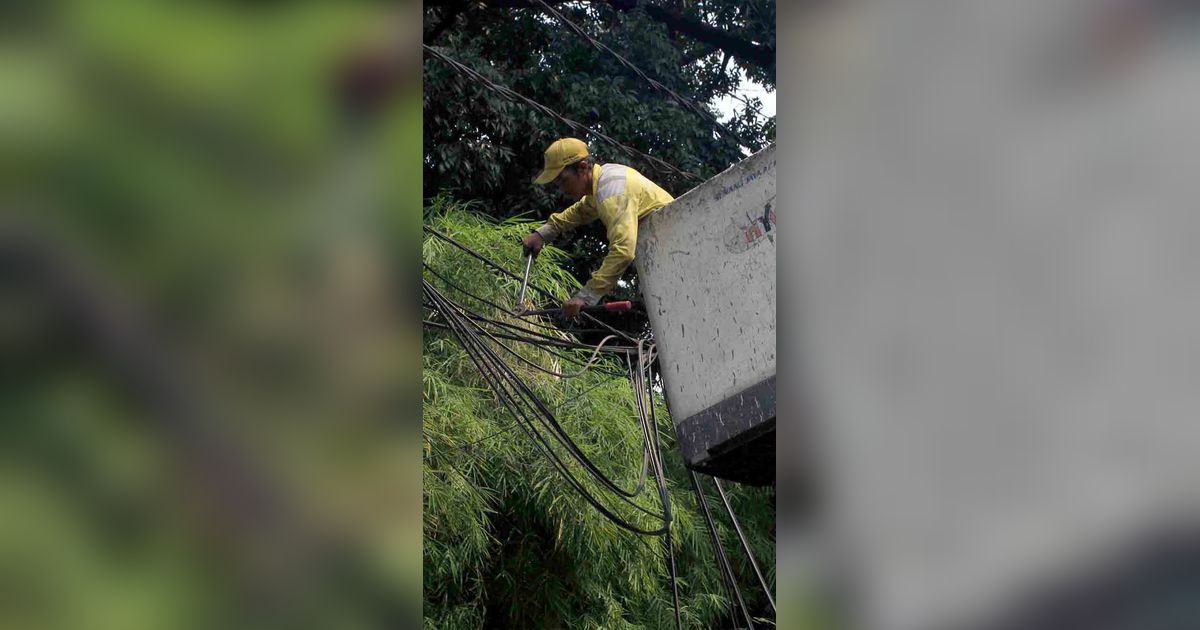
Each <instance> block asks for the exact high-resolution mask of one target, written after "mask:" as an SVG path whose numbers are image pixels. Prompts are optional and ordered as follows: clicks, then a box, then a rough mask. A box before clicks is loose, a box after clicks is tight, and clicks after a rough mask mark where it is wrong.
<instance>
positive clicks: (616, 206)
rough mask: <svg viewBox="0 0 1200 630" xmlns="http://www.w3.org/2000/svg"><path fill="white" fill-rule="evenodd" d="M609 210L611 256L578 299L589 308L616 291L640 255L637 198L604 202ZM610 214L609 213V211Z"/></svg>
mask: <svg viewBox="0 0 1200 630" xmlns="http://www.w3.org/2000/svg"><path fill="white" fill-rule="evenodd" d="M610 204H611V208H609V207H608V206H609V205H610ZM604 205H605V206H606V208H605V210H606V211H607V210H610V209H611V210H612V216H613V220H612V221H611V222H610V223H609V226H608V255H607V256H605V257H604V260H603V261H602V262H601V263H600V268H599V269H597V270H596V272H595V273H593V274H592V278H591V280H588V283H587V284H586V285H584V287H583V288H582V289H580V290H579V292H578V293H576V294H575V297H577V298H580V299H582V300H583V301H584V303H585V304H586V305H587V306H595V305H596V304H599V303H600V298H602V297H604V296H605V295H608V294H609V293H611V292H612V290H613V288H614V287H616V286H617V280H619V279H620V278H621V274H622V273H625V268H626V267H628V266H629V263H632V262H633V257H634V255H635V254H636V253H637V228H638V209H637V202H636V201H634V198H633V195H629V194H625V193H622V194H620V195H614V196H612V197H609V198H608V199H605V200H604ZM606 214H607V212H606Z"/></svg>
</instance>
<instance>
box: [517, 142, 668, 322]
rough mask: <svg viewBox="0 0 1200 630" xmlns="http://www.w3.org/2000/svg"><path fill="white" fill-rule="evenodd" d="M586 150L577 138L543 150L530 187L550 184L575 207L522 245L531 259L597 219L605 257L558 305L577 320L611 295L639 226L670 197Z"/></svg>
mask: <svg viewBox="0 0 1200 630" xmlns="http://www.w3.org/2000/svg"><path fill="white" fill-rule="evenodd" d="M590 156H591V154H590V153H589V152H588V147H587V144H586V143H584V142H583V141H582V140H579V139H577V138H560V139H558V140H555V141H554V143H553V144H551V145H550V148H548V149H546V156H545V164H544V166H543V168H542V172H541V173H539V174H538V176H537V177H536V178H534V180H533V183H535V184H549V183H551V182H554V183H555V184H557V185H558V189H559V190H560V191H562V192H563V194H565V195H567V196H568V197H570V198H571V199H572V200H574V201H575V203H574V204H572V205H571V206H570V207H568V208H567V209H566V210H563V211H562V212H558V213H555V214H552V215H550V219H549V220H547V221H546V223H545V224H544V225H542V226H541V227H539V228H538V229H536V230H534V231H533V232H530V233H529V235H528V236H526V237H525V239H524V240H523V241H522V245H523V246H524V247H525V251H526V252H527V253H529V254H531V255H534V256H536V255H537V254H538V252H540V251H541V249H542V246H543V245H544V244H546V243H553V242H554V241H555V240H556V239H557V238H558V237H559V236H561V235H562V234H563V233H564V232H567V231H569V230H572V229H574V228H576V227H579V226H581V225H586V224H588V223H591V222H592V221H595V220H596V219H600V221H601V222H602V223H604V227H605V228H606V229H607V231H608V255H606V256H605V257H604V260H603V261H602V262H601V263H600V268H599V269H597V270H596V271H595V273H593V274H592V277H591V279H590V280H588V282H587V284H586V285H584V286H583V288H581V289H580V290H579V291H578V292H577V293H575V295H574V297H572V298H571V299H569V300H567V301H566V302H564V303H563V305H562V311H563V315H564V316H566V317H576V316H578V315H579V311H580V309H582V308H583V307H584V306H595V305H596V304H598V303H599V302H600V298H602V297H604V296H605V295H607V294H609V293H610V292H612V290H613V288H614V287H615V286H616V284H617V280H618V279H619V278H620V277H621V274H622V273H624V271H625V268H626V267H628V266H629V264H630V263H632V262H633V257H634V254H635V252H636V251H637V231H638V221H639V220H641V219H643V218H645V217H646V216H648V215H649V214H650V213H651V212H654V211H655V210H657V209H659V208H661V207H663V206H664V205H666V204H668V203H670V202H671V201H673V200H674V197H672V196H671V195H670V193H668V192H667V191H665V190H663V189H662V188H661V187H659V186H658V184H655V183H654V182H652V181H650V180H649V179H646V177H645V176H643V175H642V174H641V173H639V172H637V171H635V170H634V169H632V168H630V167H628V166H624V165H622V164H597V163H595V160H593V159H592V158H591V157H590Z"/></svg>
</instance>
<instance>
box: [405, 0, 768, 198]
mask: <svg viewBox="0 0 1200 630" xmlns="http://www.w3.org/2000/svg"><path fill="white" fill-rule="evenodd" d="M547 4H550V5H552V6H554V7H555V8H556V9H557V10H558V11H559V12H561V13H562V14H563V15H565V16H566V17H567V18H568V19H570V20H571V21H572V22H574V23H575V24H577V25H579V26H580V27H582V28H583V29H584V30H585V31H586V32H587V33H589V34H590V35H591V36H592V37H593V38H595V39H596V40H598V41H600V42H602V43H604V44H605V45H607V46H608V47H610V48H612V49H613V50H615V51H617V52H619V53H620V54H621V55H622V56H624V57H625V58H626V59H628V60H629V61H630V62H632V63H633V64H634V65H636V66H637V67H638V68H639V69H641V70H642V71H643V72H644V73H646V74H647V75H648V76H650V77H651V78H653V79H654V80H655V81H658V82H659V83H661V84H663V85H665V86H666V87H667V88H669V89H670V90H672V91H674V92H675V93H677V94H679V95H680V96H683V97H685V98H687V99H690V100H692V101H694V102H695V103H696V104H697V105H699V106H700V107H702V108H705V109H707V110H709V111H711V112H712V113H713V114H714V115H717V112H716V110H715V109H714V108H713V107H711V105H710V104H711V103H713V102H715V100H716V99H718V98H720V97H722V96H725V95H729V94H731V93H733V92H734V91H735V90H736V89H737V87H738V85H739V83H740V75H741V74H743V73H744V74H745V76H747V77H749V78H750V79H751V80H753V81H757V82H760V83H762V84H763V85H765V86H767V87H768V88H769V89H773V88H774V85H775V71H774V47H775V4H774V2H771V1H767V0H755V1H752V2H730V1H724V0H722V1H715V0H701V1H699V2H686V3H684V2H674V3H671V2H662V3H655V4H652V3H649V2H640V3H637V2H618V1H615V0H610V1H607V2H600V1H595V2H548V3H547ZM635 5H636V6H635ZM424 37H425V41H426V43H427V44H429V45H431V46H434V47H436V48H437V49H438V50H439V51H441V52H444V53H445V54H446V55H447V56H450V57H452V58H453V59H455V60H457V61H459V62H461V63H463V64H466V65H468V66H470V67H471V68H473V69H475V70H477V71H479V72H480V73H482V74H484V75H485V76H487V77H488V78H489V79H490V80H491V81H493V82H495V83H497V84H500V85H503V86H506V87H508V88H510V89H512V90H514V91H516V92H518V93H520V94H522V95H524V96H527V97H529V98H531V99H533V100H534V101H536V102H538V103H541V104H542V105H545V106H546V107H548V108H550V109H552V110H554V111H555V112H557V113H559V114H561V115H562V116H565V117H566V118H569V119H571V120H574V121H576V122H578V123H581V124H583V125H586V126H588V127H589V128H591V129H595V130H598V131H601V132H602V133H604V134H606V135H608V136H610V137H612V138H613V139H615V140H617V141H618V142H620V143H622V144H624V145H626V146H629V147H631V148H633V149H636V150H637V151H639V152H642V153H645V154H647V155H650V156H653V157H656V158H658V159H661V160H663V161H665V162H667V163H669V164H671V165H674V166H675V167H677V168H679V169H681V170H684V171H687V172H690V173H693V174H695V175H697V176H699V177H701V178H708V177H711V176H712V175H714V174H716V173H718V172H720V171H722V170H724V169H725V168H727V167H728V166H729V165H730V164H732V163H734V162H737V161H739V160H740V159H742V158H743V157H744V156H745V153H744V152H743V150H742V149H741V148H740V147H739V146H738V142H737V141H736V140H733V139H732V138H730V137H729V136H727V135H723V134H719V132H718V131H717V129H716V128H715V126H714V124H713V121H712V120H711V119H707V118H706V117H702V116H701V115H699V114H697V113H696V112H694V111H690V110H689V109H686V108H684V107H683V106H681V105H679V104H678V103H677V102H675V101H674V100H673V99H672V98H671V97H669V96H668V95H667V94H665V93H663V92H661V91H658V90H656V89H654V88H653V87H652V86H651V85H650V84H649V83H648V82H647V81H646V80H644V79H643V78H641V77H639V76H637V75H636V74H635V73H634V72H633V71H631V70H629V69H628V68H626V67H624V66H622V65H621V63H620V62H619V61H618V60H617V59H616V58H614V57H613V56H612V55H610V54H608V53H605V52H602V51H601V50H599V49H597V48H595V47H593V46H592V45H591V44H590V43H589V42H588V41H586V39H585V38H583V37H581V36H579V35H578V34H576V33H574V32H572V31H571V30H570V29H569V28H568V27H567V26H566V25H564V24H563V23H562V22H561V21H560V20H559V19H558V18H557V17H555V16H554V15H552V14H550V13H549V12H547V11H546V9H545V8H544V7H542V6H541V5H540V4H539V3H537V2H535V1H531V0H522V1H517V0H508V1H491V2H487V3H478V2H457V1H455V0H443V1H438V2H426V3H425V33H424ZM424 98H425V119H424V144H425V156H424V159H425V167H426V168H425V182H424V184H425V194H426V196H430V197H431V196H433V195H435V194H438V193H440V192H447V191H448V192H450V194H452V195H453V196H454V197H456V198H458V199H462V200H472V201H476V202H480V203H481V204H482V206H481V208H482V209H483V210H485V211H486V212H488V213H489V214H492V215H494V216H497V217H506V216H512V215H516V214H521V213H531V214H532V215H533V216H538V217H544V216H545V215H546V214H548V213H549V212H552V211H556V210H558V209H560V208H561V207H562V206H563V205H564V200H563V199H562V198H560V197H559V196H558V195H557V194H556V193H555V192H554V191H553V190H552V189H543V188H538V187H534V186H532V185H531V184H530V179H531V178H532V177H533V175H534V174H536V171H537V169H538V166H539V164H540V162H541V157H542V152H543V151H544V150H545V148H546V146H547V145H548V144H549V143H550V142H552V141H553V140H554V139H555V138H558V137H561V136H564V135H575V136H579V135H582V134H580V133H578V132H576V131H572V130H571V129H570V128H569V127H568V126H567V125H565V124H563V123H562V122H561V121H558V120H555V119H554V118H552V117H550V116H548V115H546V114H543V113H541V112H537V111H536V110H534V109H532V108H530V107H528V106H527V105H525V104H523V103H516V102H512V101H509V100H506V99H505V98H504V97H502V96H501V95H500V94H498V93H497V92H495V91H492V90H489V89H488V88H486V87H484V86H482V85H480V84H479V83H478V82H475V81H472V80H470V79H468V78H467V77H465V76H463V75H462V74H460V73H458V72H456V71H455V70H454V69H453V68H451V67H449V66H448V65H447V64H445V63H443V62H442V61H440V60H438V59H435V58H432V57H431V56H428V55H427V56H426V59H425V74H424ZM760 106H761V103H759V102H758V101H757V99H753V98H752V99H749V102H748V103H745V104H743V106H742V108H741V110H740V111H739V112H737V114H736V115H735V117H734V119H733V120H731V121H728V123H727V127H728V128H729V129H730V130H732V131H733V133H734V134H735V135H736V136H737V137H738V138H740V140H741V142H742V143H744V145H745V146H746V147H747V148H748V149H749V150H758V149H760V148H762V147H763V146H765V145H766V144H767V143H769V142H771V141H772V140H773V139H774V133H775V123H774V118H773V117H771V118H767V117H764V116H762V115H761V114H759V113H758V112H757V111H756V109H757V108H759V107H760ZM584 140H586V141H588V143H589V145H590V146H591V147H592V151H593V152H594V153H595V154H596V155H597V157H598V158H599V159H600V160H601V161H611V162H620V163H625V164H629V165H630V166H633V167H634V168H637V169H639V170H640V171H642V172H643V173H645V174H646V175H647V176H649V177H650V178H651V179H653V180H655V181H656V182H658V183H659V184H661V185H663V186H664V187H665V188H667V189H668V190H669V191H670V192H672V193H673V194H675V195H677V196H678V195H680V194H682V193H683V192H686V190H688V189H690V188H691V187H693V186H694V185H695V183H696V182H694V181H687V180H685V179H684V178H682V177H680V176H677V175H670V174H668V173H664V172H662V171H660V170H656V169H655V168H653V167H652V166H651V165H650V164H647V163H645V162H644V161H638V160H633V159H630V158H629V157H628V156H626V155H624V154H623V153H621V152H620V151H618V150H617V149H615V148H614V147H612V146H608V145H607V144H606V143H605V142H603V141H601V140H599V139H598V138H596V137H584Z"/></svg>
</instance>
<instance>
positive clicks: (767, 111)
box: [714, 73, 775, 122]
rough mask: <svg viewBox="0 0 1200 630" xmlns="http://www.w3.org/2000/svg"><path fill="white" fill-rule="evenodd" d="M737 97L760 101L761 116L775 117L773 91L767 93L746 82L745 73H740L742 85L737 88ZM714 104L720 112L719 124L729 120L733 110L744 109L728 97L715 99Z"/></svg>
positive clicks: (761, 86) (756, 85) (765, 90)
mask: <svg viewBox="0 0 1200 630" xmlns="http://www.w3.org/2000/svg"><path fill="white" fill-rule="evenodd" d="M738 95H739V96H741V97H742V98H745V99H750V98H758V99H760V100H761V101H762V105H763V107H762V110H763V114H764V115H766V116H774V115H775V91H774V90H772V91H770V92H768V91H767V89H766V87H764V86H763V85H760V84H758V83H754V82H752V81H749V80H747V79H746V75H745V73H742V84H741V85H740V86H738ZM714 104H715V105H716V108H717V111H718V112H720V114H719V115H718V118H719V119H720V120H721V122H725V121H727V120H729V118H730V116H732V115H733V112H734V110H735V109H741V108H742V107H744V105H742V104H741V103H740V102H738V101H737V100H735V99H734V98H733V97H729V96H726V97H722V98H719V99H717V100H716V102H715V103H714Z"/></svg>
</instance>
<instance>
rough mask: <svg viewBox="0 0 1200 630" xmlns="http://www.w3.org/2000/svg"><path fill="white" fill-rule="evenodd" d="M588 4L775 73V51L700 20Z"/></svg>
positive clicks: (443, 3)
mask: <svg viewBox="0 0 1200 630" xmlns="http://www.w3.org/2000/svg"><path fill="white" fill-rule="evenodd" d="M586 1H589V2H604V3H605V4H608V5H609V6H611V7H612V8H614V9H616V10H618V11H628V10H630V9H632V8H635V7H636V6H640V7H642V9H643V10H645V12H646V15H647V16H649V17H650V18H651V19H653V20H655V21H657V22H661V23H662V24H664V25H666V26H667V28H670V29H673V30H676V31H679V32H680V33H683V34H684V35H687V36H688V37H690V38H692V39H694V40H696V41H699V42H703V43H705V44H708V45H710V46H715V47H717V48H720V49H722V50H725V51H728V52H729V53H730V54H731V55H733V56H734V57H737V58H738V59H739V60H740V61H742V62H743V63H747V64H751V65H755V66H758V67H759V68H762V69H763V70H767V71H774V69H775V47H774V46H767V45H764V44H755V43H754V42H751V41H748V40H745V39H742V38H740V37H737V36H736V35H731V34H730V33H729V32H728V31H725V30H722V29H719V28H716V27H714V26H710V25H708V24H705V23H704V22H701V21H699V20H694V19H692V18H687V17H681V16H677V15H674V14H672V13H671V12H670V11H668V10H667V9H664V8H662V7H660V6H657V5H653V4H649V3H642V2H635V1H634V0H586ZM458 2H459V0H425V3H424V6H425V8H427V9H428V8H432V7H450V6H454V5H455V4H457V3H458ZM545 2H546V4H549V5H556V4H562V3H564V2H566V0H545ZM486 6H487V8H491V9H527V8H532V7H537V6H538V5H537V4H536V3H535V2H533V1H532V0H487V1H486Z"/></svg>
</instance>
